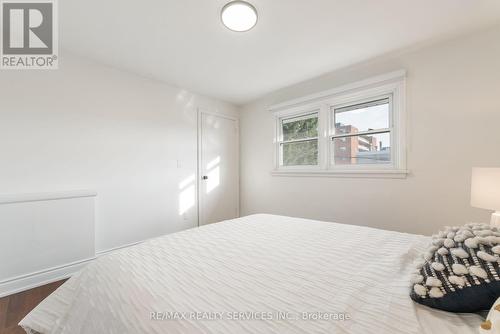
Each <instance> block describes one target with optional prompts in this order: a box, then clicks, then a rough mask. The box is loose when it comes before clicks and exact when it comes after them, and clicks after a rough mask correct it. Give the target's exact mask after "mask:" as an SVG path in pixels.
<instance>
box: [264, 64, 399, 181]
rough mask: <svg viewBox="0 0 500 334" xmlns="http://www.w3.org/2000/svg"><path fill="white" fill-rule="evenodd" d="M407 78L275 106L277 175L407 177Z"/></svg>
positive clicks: (394, 77) (380, 80)
mask: <svg viewBox="0 0 500 334" xmlns="http://www.w3.org/2000/svg"><path fill="white" fill-rule="evenodd" d="M404 89H405V73H404V71H400V72H395V73H390V74H387V75H385V76H381V77H376V78H371V79H367V80H365V81H363V82H361V83H354V84H351V85H348V86H346V87H340V88H337V89H334V90H331V91H328V92H323V93H319V94H315V95H313V96H310V97H306V98H304V99H297V100H294V101H290V102H287V103H283V104H280V105H277V106H273V107H271V111H272V112H273V113H274V115H275V119H276V141H275V143H276V151H275V152H276V159H275V160H276V167H275V170H274V171H273V174H275V175H292V176H293V175H298V176H307V175H308V174H310V175H313V176H314V175H325V176H365V177H366V176H374V177H379V176H380V177H405V176H406V174H407V171H406V141H405V119H406V118H405V108H404V95H405V90H404Z"/></svg>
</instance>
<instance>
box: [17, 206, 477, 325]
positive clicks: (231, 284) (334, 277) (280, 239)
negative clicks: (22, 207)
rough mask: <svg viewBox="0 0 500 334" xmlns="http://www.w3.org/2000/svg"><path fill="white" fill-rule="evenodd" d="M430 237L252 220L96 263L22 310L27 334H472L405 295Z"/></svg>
mask: <svg viewBox="0 0 500 334" xmlns="http://www.w3.org/2000/svg"><path fill="white" fill-rule="evenodd" d="M429 240H430V239H429V238H428V237H424V236H419V235H413V234H404V233H398V232H390V231H384V230H378V229H373V228H367V227H360V226H353V225H343V224H336V223H327V222H319V221H313V220H306V219H298V218H290V217H282V216H273V215H252V216H247V217H243V218H239V219H234V220H228V221H224V222H221V223H217V224H212V225H207V226H203V227H200V228H195V229H191V230H186V231H182V232H179V233H174V234H170V235H166V236H163V237H159V238H155V239H152V240H150V241H147V242H144V243H142V244H139V245H136V246H133V247H129V248H125V249H122V250H119V251H116V252H113V253H111V254H108V255H105V256H102V257H100V258H98V259H97V260H95V261H94V262H93V263H91V264H89V265H88V266H87V267H86V268H84V269H83V270H82V271H81V272H79V273H78V274H76V275H74V276H73V277H72V278H71V279H70V280H68V281H67V282H66V283H65V284H64V285H63V286H61V287H60V288H59V289H58V290H57V291H55V292H54V293H53V294H52V295H50V296H49V297H48V298H47V299H45V300H44V301H43V302H42V303H41V304H40V305H39V306H38V307H36V308H35V309H34V310H33V311H32V312H31V313H29V314H28V315H27V316H26V317H25V318H24V319H23V320H22V321H21V322H20V325H21V326H22V327H23V328H24V329H25V330H26V331H27V332H28V333H42V334H69V333H71V334H99V333H106V334H114V333H116V334H124V333H134V334H136V333H168V334H176V333H231V334H233V333H349V334H357V333H359V334H366V333H373V332H374V331H376V332H377V333H408V334H409V333H415V334H417V333H419V334H421V333H424V334H426V333H429V334H431V333H436V334H437V333H439V334H448V333H449V334H452V333H453V334H459V333H464V334H468V333H477V328H478V326H479V324H480V323H481V321H482V318H481V317H480V316H479V315H476V314H452V313H446V312H442V311H437V310H433V309H428V308H426V307H424V306H419V305H417V304H415V303H413V301H412V300H411V299H410V298H409V296H408V293H409V289H410V283H409V277H410V274H411V272H412V270H413V266H412V262H413V261H414V259H415V258H416V257H417V255H418V254H420V253H421V252H422V251H423V250H424V249H425V248H426V246H427V245H428V243H429Z"/></svg>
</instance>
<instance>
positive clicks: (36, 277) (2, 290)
mask: <svg viewBox="0 0 500 334" xmlns="http://www.w3.org/2000/svg"><path fill="white" fill-rule="evenodd" d="M147 240H149V239H147ZM144 241H146V240H142V241H137V242H132V243H129V244H126V245H123V246H118V247H114V248H110V249H106V250H102V251H98V252H96V257H92V258H87V259H83V260H79V261H75V262H71V263H68V264H63V265H60V266H56V267H52V268H48V269H44V270H39V271H36V272H33V273H29V274H25V275H20V276H16V277H12V278H8V279H6V280H3V281H0V298H2V297H5V296H10V295H13V294H15V293H18V292H22V291H26V290H30V289H33V288H37V287H39V286H42V285H45V284H50V283H52V282H56V281H60V280H62V279H66V278H69V277H71V276H72V275H74V274H75V273H77V272H78V271H80V270H81V269H82V268H83V267H85V266H86V265H87V264H89V263H90V262H92V261H94V260H95V259H96V258H98V257H101V256H103V255H106V254H109V253H112V252H114V251H117V250H120V249H123V248H128V247H132V246H135V245H138V244H140V243H143V242H144Z"/></svg>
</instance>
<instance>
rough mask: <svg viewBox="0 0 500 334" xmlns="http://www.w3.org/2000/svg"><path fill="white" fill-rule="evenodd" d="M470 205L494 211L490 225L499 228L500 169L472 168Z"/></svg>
mask: <svg viewBox="0 0 500 334" xmlns="http://www.w3.org/2000/svg"><path fill="white" fill-rule="evenodd" d="M471 205H472V206H474V207H476V208H481V209H488V210H495V213H493V214H492V215H491V225H495V226H498V227H500V168H473V169H472V186H471Z"/></svg>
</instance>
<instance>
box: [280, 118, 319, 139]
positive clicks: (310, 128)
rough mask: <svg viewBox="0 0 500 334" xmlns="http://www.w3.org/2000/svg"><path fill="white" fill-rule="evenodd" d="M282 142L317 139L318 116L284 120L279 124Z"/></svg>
mask: <svg viewBox="0 0 500 334" xmlns="http://www.w3.org/2000/svg"><path fill="white" fill-rule="evenodd" d="M281 126H282V131H283V141H288V140H294V139H304V138H315V137H318V115H317V114H313V115H308V116H302V117H294V118H289V119H284V120H283V121H282V123H281Z"/></svg>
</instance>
